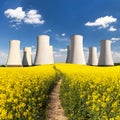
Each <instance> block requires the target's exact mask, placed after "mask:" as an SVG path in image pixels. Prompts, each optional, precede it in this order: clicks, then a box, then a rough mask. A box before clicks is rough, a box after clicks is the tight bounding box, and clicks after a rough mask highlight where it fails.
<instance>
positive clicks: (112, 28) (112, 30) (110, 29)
mask: <svg viewBox="0 0 120 120" xmlns="http://www.w3.org/2000/svg"><path fill="white" fill-rule="evenodd" d="M108 30H109V31H111V32H114V31H116V30H117V29H116V28H114V27H113V26H111V27H110V28H109V29H108Z"/></svg>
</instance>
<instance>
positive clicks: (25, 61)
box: [22, 47, 32, 66]
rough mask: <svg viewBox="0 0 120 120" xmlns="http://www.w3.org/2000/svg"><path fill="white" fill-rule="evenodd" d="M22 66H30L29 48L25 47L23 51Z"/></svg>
mask: <svg viewBox="0 0 120 120" xmlns="http://www.w3.org/2000/svg"><path fill="white" fill-rule="evenodd" d="M22 64H23V66H32V50H31V47H25V48H24V50H23V60H22Z"/></svg>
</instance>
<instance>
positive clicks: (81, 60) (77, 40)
mask: <svg viewBox="0 0 120 120" xmlns="http://www.w3.org/2000/svg"><path fill="white" fill-rule="evenodd" d="M71 63H74V64H86V62H85V56H84V52H83V36H81V35H73V36H72V37H71Z"/></svg>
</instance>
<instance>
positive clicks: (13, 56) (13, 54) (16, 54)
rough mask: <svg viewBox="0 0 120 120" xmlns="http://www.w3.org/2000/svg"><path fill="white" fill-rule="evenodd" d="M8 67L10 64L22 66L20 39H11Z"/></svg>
mask: <svg viewBox="0 0 120 120" xmlns="http://www.w3.org/2000/svg"><path fill="white" fill-rule="evenodd" d="M6 65H7V66H8V67H10V66H13V67H14V66H22V60H21V54H20V41H19V40H11V41H10V45H9V54H8V59H7V64H6Z"/></svg>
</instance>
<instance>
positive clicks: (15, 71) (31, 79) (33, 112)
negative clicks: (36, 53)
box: [0, 65, 57, 120]
mask: <svg viewBox="0 0 120 120" xmlns="http://www.w3.org/2000/svg"><path fill="white" fill-rule="evenodd" d="M56 78H57V76H56V71H55V69H54V68H53V66H52V65H45V66H39V67H28V68H27V67H26V68H22V67H21V68H0V120H39V119H40V120H42V119H43V120H44V115H45V108H46V106H47V101H48V95H49V93H50V91H51V89H52V88H53V86H54V84H55V83H56V81H57V79H56Z"/></svg>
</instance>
